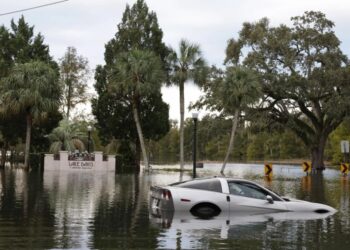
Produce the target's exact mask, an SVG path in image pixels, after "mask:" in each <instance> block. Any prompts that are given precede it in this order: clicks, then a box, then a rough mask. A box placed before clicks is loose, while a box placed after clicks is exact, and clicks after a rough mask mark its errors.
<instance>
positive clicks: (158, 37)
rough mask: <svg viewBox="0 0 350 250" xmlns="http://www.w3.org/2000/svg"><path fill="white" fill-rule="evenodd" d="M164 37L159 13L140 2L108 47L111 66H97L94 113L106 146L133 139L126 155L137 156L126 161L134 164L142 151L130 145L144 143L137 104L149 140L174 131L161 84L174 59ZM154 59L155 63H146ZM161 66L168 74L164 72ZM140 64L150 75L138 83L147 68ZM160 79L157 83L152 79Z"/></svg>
mask: <svg viewBox="0 0 350 250" xmlns="http://www.w3.org/2000/svg"><path fill="white" fill-rule="evenodd" d="M162 38H163V32H162V31H161V29H160V28H159V25H158V21H157V17H156V14H155V13H154V12H151V11H149V9H148V7H147V5H146V3H145V2H144V1H142V0H138V1H137V2H136V3H135V4H134V5H133V6H132V7H131V8H130V7H129V6H128V5H127V7H126V9H125V11H124V14H123V18H122V22H121V23H120V24H118V31H117V33H116V34H115V37H114V38H113V39H111V40H110V41H109V42H108V43H107V45H106V50H105V62H106V64H105V65H104V66H97V68H96V72H95V80H96V83H95V89H96V92H97V94H98V97H97V98H95V99H93V100H92V111H93V114H94V116H95V117H96V120H97V124H96V127H97V128H98V130H99V135H100V136H101V139H102V142H103V144H105V145H106V144H108V143H109V142H110V141H111V140H112V139H113V138H114V139H116V140H119V141H120V142H121V144H123V143H125V142H126V141H127V143H128V146H125V147H124V148H123V152H124V154H126V155H129V156H130V155H133V159H132V160H130V159H129V157H127V156H126V158H125V159H129V160H130V161H127V162H129V163H132V164H135V162H137V159H138V158H139V157H138V153H139V151H138V150H139V148H138V147H137V146H135V145H134V146H133V145H129V143H138V136H137V133H136V126H135V121H134V117H133V112H132V104H136V105H137V109H138V113H139V118H140V124H142V130H143V134H144V137H145V138H146V139H159V138H160V137H162V136H163V135H165V134H166V133H167V132H168V130H169V124H168V112H169V107H168V105H167V104H166V103H164V102H163V100H162V96H161V93H160V84H161V83H162V81H163V80H165V79H164V78H163V77H161V75H162V73H161V71H162V72H164V69H167V64H166V60H165V58H166V57H167V55H168V49H167V47H166V46H165V45H164V43H163V42H162ZM149 59H151V60H152V63H150V62H148V63H145V62H146V60H149ZM159 61H160V62H159ZM139 62H142V63H141V64H138V63H139ZM153 62H154V63H155V64H153ZM131 65H134V66H135V67H134V68H133V69H132V70H133V71H134V72H132V71H130V70H131V68H130V67H129V66H131ZM159 65H160V67H161V69H162V70H159ZM139 66H141V67H142V72H145V70H148V71H149V72H147V75H146V74H144V76H143V77H146V78H142V79H141V78H140V79H135V74H134V73H137V72H136V71H138V70H141V68H138V67H139ZM129 73H131V74H130V75H129ZM138 73H139V72H138ZM137 75H139V74H137ZM156 78H157V79H158V80H157V81H154V80H151V79H156ZM144 82H147V83H150V82H151V83H152V84H143V83H144ZM116 83H118V84H116ZM140 83H141V84H140ZM120 150H122V149H121V148H120ZM127 151H128V152H127ZM119 153H120V152H119ZM123 159H124V158H123V157H121V160H123Z"/></svg>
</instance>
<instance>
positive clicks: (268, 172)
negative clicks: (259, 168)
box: [264, 164, 272, 176]
mask: <svg viewBox="0 0 350 250" xmlns="http://www.w3.org/2000/svg"><path fill="white" fill-rule="evenodd" d="M264 170H265V176H270V175H272V164H265V165H264Z"/></svg>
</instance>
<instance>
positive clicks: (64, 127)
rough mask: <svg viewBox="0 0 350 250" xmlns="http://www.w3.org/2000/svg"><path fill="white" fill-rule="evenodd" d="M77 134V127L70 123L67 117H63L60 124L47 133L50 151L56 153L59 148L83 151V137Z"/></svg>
mask: <svg viewBox="0 0 350 250" xmlns="http://www.w3.org/2000/svg"><path fill="white" fill-rule="evenodd" d="M81 137H82V136H81V135H80V134H79V131H78V129H77V128H76V127H75V126H73V125H72V124H70V122H69V120H68V119H63V120H62V121H60V124H59V126H58V127H57V128H55V129H54V130H53V131H52V132H51V133H50V134H49V135H48V138H49V140H50V142H51V145H50V152H51V153H54V154H57V153H58V152H59V151H60V150H67V151H70V152H72V151H75V150H76V149H78V150H79V151H83V150H84V149H85V145H84V142H83V140H84V139H83V138H81Z"/></svg>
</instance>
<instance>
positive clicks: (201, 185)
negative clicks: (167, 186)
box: [171, 179, 222, 193]
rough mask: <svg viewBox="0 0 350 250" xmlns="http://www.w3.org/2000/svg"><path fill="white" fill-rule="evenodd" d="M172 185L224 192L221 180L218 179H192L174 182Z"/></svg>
mask: <svg viewBox="0 0 350 250" xmlns="http://www.w3.org/2000/svg"><path fill="white" fill-rule="evenodd" d="M171 186H177V187H184V188H193V189H200V190H207V191H213V192H220V193H222V187H221V182H220V180H218V179H202V180H190V181H185V182H177V183H173V184H171Z"/></svg>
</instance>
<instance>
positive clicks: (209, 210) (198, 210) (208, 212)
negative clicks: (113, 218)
mask: <svg viewBox="0 0 350 250" xmlns="http://www.w3.org/2000/svg"><path fill="white" fill-rule="evenodd" d="M220 212H221V210H220V209H219V208H218V207H217V206H215V205H213V204H198V205H196V206H194V207H193V208H192V209H191V214H192V215H194V216H196V217H199V218H203V219H207V218H211V217H214V216H217V215H219V214H220Z"/></svg>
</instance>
